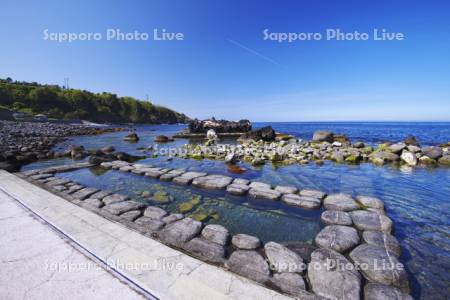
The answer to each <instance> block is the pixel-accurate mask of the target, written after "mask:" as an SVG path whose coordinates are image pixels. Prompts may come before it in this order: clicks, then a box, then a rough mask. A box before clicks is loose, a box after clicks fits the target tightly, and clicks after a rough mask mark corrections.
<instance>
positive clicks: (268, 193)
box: [248, 184, 281, 200]
mask: <svg viewBox="0 0 450 300" xmlns="http://www.w3.org/2000/svg"><path fill="white" fill-rule="evenodd" d="M250 186H251V184H250ZM248 194H249V195H250V196H251V197H253V198H260V199H261V198H262V199H268V200H278V199H279V198H280V196H281V193H280V192H278V191H275V190H271V189H259V188H251V189H250V191H249V192H248Z"/></svg>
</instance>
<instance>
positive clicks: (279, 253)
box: [264, 242, 305, 273]
mask: <svg viewBox="0 0 450 300" xmlns="http://www.w3.org/2000/svg"><path fill="white" fill-rule="evenodd" d="M264 251H265V253H266V256H267V258H268V260H269V263H270V268H271V270H273V271H276V272H278V273H285V272H287V273H300V272H303V271H304V270H305V265H304V263H303V259H302V258H301V257H300V256H299V255H297V253H295V252H293V251H291V250H289V249H288V248H286V247H285V246H283V245H281V244H278V243H275V242H268V243H267V244H265V245H264Z"/></svg>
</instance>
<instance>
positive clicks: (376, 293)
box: [364, 283, 413, 300]
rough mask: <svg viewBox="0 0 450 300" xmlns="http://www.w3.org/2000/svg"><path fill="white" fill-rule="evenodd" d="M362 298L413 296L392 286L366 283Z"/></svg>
mask: <svg viewBox="0 0 450 300" xmlns="http://www.w3.org/2000/svg"><path fill="white" fill-rule="evenodd" d="M364 300H413V297H411V296H410V295H408V294H405V293H403V292H402V291H401V290H399V289H397V288H395V287H392V286H388V285H385V284H379V283H368V284H366V286H365V287H364Z"/></svg>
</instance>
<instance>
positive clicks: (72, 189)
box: [66, 184, 84, 195]
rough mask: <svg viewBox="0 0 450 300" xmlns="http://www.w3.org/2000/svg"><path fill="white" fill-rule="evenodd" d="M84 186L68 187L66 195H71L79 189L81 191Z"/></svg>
mask: <svg viewBox="0 0 450 300" xmlns="http://www.w3.org/2000/svg"><path fill="white" fill-rule="evenodd" d="M83 188H84V186H82V185H79V184H76V185H72V186H71V187H69V189H68V190H67V191H66V194H69V195H70V194H73V193H75V192H77V191H79V190H81V189H83Z"/></svg>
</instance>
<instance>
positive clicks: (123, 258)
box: [0, 170, 291, 300]
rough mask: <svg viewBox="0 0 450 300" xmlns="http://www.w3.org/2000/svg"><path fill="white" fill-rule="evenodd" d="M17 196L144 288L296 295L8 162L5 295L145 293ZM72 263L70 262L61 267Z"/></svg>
mask: <svg viewBox="0 0 450 300" xmlns="http://www.w3.org/2000/svg"><path fill="white" fill-rule="evenodd" d="M14 199H15V200H14ZM17 201H19V202H20V203H22V204H23V205H25V206H26V207H27V208H28V209H30V210H31V211H32V212H33V213H34V214H37V215H38V216H39V217H40V218H42V219H44V220H45V221H46V222H47V223H49V224H51V226H53V227H54V228H56V229H57V230H59V231H60V232H61V233H62V234H63V235H65V236H66V238H67V239H69V240H71V241H72V244H75V243H76V244H77V245H78V246H77V248H81V249H83V251H85V252H87V253H90V254H91V255H93V256H95V257H96V259H98V260H99V261H103V262H107V263H108V265H109V266H111V269H112V272H113V273H114V274H119V275H120V276H122V277H125V278H127V279H129V281H130V282H131V283H132V284H131V285H132V286H134V288H136V289H137V290H140V291H143V293H144V294H145V295H146V296H149V295H154V296H156V297H157V298H159V299H164V300H166V299H258V300H259V299H261V300H264V299H271V300H285V299H291V298H289V297H286V296H284V295H282V294H279V293H277V292H275V291H273V290H270V289H267V288H265V287H263V286H260V285H258V284H256V283H255V282H253V281H250V280H248V279H246V278H243V277H241V276H238V275H236V274H233V273H230V272H228V271H225V270H223V269H221V268H218V267H215V266H212V265H209V264H207V263H204V262H202V261H200V260H197V259H195V258H192V257H190V256H188V255H186V254H184V253H182V252H179V251H177V250H174V249H172V248H170V247H167V246H165V245H163V244H161V243H159V242H157V241H155V240H153V239H150V238H147V237H144V236H142V235H141V234H139V233H137V232H134V231H132V230H130V229H127V228H125V227H123V226H122V225H121V224H118V223H114V222H111V221H109V220H107V219H104V218H102V217H100V216H98V215H96V214H94V213H93V212H90V211H88V210H85V209H83V208H81V207H78V206H76V205H74V204H72V203H70V202H68V201H66V200H64V199H62V198H60V197H58V196H56V195H54V194H52V193H50V192H48V191H46V190H44V189H41V188H39V187H37V186H34V185H32V184H30V183H28V182H26V181H25V180H23V179H20V178H19V177H17V176H15V175H12V174H9V173H8V172H5V171H3V170H0V260H1V262H0V299H46V300H47V299H50V300H51V299H108V300H110V299H142V296H141V295H140V294H138V293H136V292H134V290H132V289H131V288H130V287H128V286H127V285H125V284H123V283H122V282H120V281H119V280H118V279H116V278H115V277H113V276H112V275H111V274H110V273H108V272H106V271H105V270H103V269H99V268H94V266H95V265H96V264H95V263H93V262H92V261H90V260H89V259H88V258H86V257H85V256H84V255H82V254H81V253H80V252H78V251H76V250H75V249H74V248H73V247H72V245H71V244H70V243H67V242H66V241H65V240H64V239H62V238H61V237H60V236H58V235H57V234H56V233H55V232H54V231H52V230H51V229H50V225H48V224H47V225H44V224H43V223H41V222H39V221H38V220H36V219H35V218H33V217H32V216H31V215H30V212H27V211H26V210H25V209H24V208H23V207H20V206H18V204H17ZM69 263H72V265H70V264H69ZM68 266H71V269H72V270H71V271H70V272H69V271H64V269H67V268H68ZM85 266H88V268H89V270H87V271H86V267H85ZM89 266H90V267H89ZM56 267H59V269H58V268H57V269H56V270H55V268H56ZM61 270H62V271H61ZM74 270H75V271H74Z"/></svg>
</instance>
